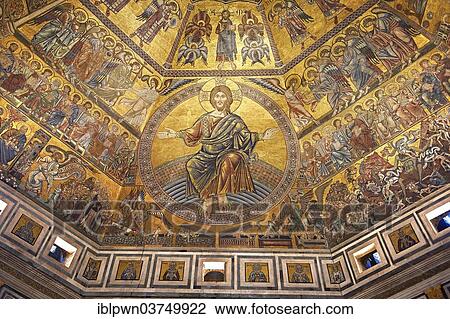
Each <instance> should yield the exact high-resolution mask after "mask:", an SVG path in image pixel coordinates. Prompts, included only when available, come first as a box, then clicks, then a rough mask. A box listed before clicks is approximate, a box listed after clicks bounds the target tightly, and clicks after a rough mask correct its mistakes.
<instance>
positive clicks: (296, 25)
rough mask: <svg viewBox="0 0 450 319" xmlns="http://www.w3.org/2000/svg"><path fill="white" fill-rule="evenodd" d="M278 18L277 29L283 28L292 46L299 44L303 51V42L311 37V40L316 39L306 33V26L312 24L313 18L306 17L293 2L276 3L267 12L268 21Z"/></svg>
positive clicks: (286, 0)
mask: <svg viewBox="0 0 450 319" xmlns="http://www.w3.org/2000/svg"><path fill="white" fill-rule="evenodd" d="M275 17H278V27H279V28H280V29H282V28H285V29H286V31H287V33H288V34H289V37H290V38H291V44H292V46H294V45H297V44H301V46H302V49H304V41H305V39H306V38H308V37H311V38H312V39H313V40H316V39H317V38H316V37H315V36H314V35H312V34H311V33H309V32H308V30H307V27H306V24H305V23H309V22H313V21H314V18H313V17H311V16H310V15H308V14H307V13H306V12H305V11H303V9H302V8H301V7H300V6H299V5H298V4H297V3H296V2H295V1H293V0H283V1H278V2H276V3H275V4H274V5H273V7H272V9H271V10H270V11H269V14H268V19H269V21H273V20H274V19H275Z"/></svg>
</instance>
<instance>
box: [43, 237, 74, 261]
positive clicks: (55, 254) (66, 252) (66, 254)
mask: <svg viewBox="0 0 450 319" xmlns="http://www.w3.org/2000/svg"><path fill="white" fill-rule="evenodd" d="M76 252H77V249H76V248H75V247H74V246H72V245H71V244H69V243H68V242H66V241H65V240H64V239H62V238H60V237H56V240H55V242H54V243H53V245H52V247H51V248H50V252H49V253H48V255H49V256H50V257H52V258H53V259H55V260H56V261H58V262H60V263H61V264H63V265H64V266H66V267H67V268H69V267H70V264H71V263H72V260H73V257H74V256H75V253H76Z"/></svg>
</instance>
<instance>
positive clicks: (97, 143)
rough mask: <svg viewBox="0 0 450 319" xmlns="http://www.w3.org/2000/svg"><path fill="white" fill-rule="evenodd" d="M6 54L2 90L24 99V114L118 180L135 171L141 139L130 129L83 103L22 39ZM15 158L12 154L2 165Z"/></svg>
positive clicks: (0, 53)
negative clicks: (130, 132)
mask: <svg viewBox="0 0 450 319" xmlns="http://www.w3.org/2000/svg"><path fill="white" fill-rule="evenodd" d="M0 56H1V58H2V62H1V63H0V72H1V73H0V90H1V91H2V92H3V93H4V94H5V96H7V97H8V96H9V97H11V98H15V99H17V100H19V101H20V102H21V103H20V107H19V108H20V111H21V112H23V113H24V114H26V115H27V116H29V117H30V118H32V119H33V120H34V121H35V122H36V123H39V124H40V125H42V126H43V127H45V128H47V129H48V130H49V131H51V132H52V133H53V134H54V135H55V136H56V137H58V138H59V139H60V140H62V141H65V142H66V144H67V145H69V146H70V147H71V148H72V149H74V150H76V151H78V152H80V153H82V154H85V155H86V156H88V157H90V158H91V159H92V161H94V162H95V163H96V164H97V165H99V167H100V168H101V169H102V170H104V171H106V172H108V173H110V174H112V175H114V176H116V177H117V178H123V179H125V178H126V177H127V176H128V175H129V172H130V169H132V166H133V163H134V160H135V158H134V157H135V155H134V154H135V149H136V141H135V140H134V139H133V138H132V137H131V136H130V134H129V133H128V132H127V131H125V130H121V129H120V126H119V124H118V123H115V122H114V121H113V120H112V119H111V118H110V117H109V116H106V115H104V114H103V112H101V111H100V109H97V108H96V107H95V106H94V105H93V104H92V103H91V102H90V101H87V100H84V101H83V98H82V97H81V95H80V94H78V93H76V91H75V90H74V89H73V88H72V86H71V85H68V84H65V83H64V80H63V79H61V78H59V77H58V76H56V75H55V74H54V72H53V71H52V70H51V69H49V68H45V66H43V64H42V63H41V62H39V60H37V59H35V58H34V57H33V55H32V53H30V52H29V51H28V50H26V49H23V50H20V47H19V45H18V44H17V43H15V42H10V43H9V44H8V47H3V46H2V47H0ZM10 121H12V120H11V119H10ZM10 124H11V123H10ZM121 131H122V132H121ZM22 147H23V146H22ZM19 148H20V147H19ZM11 154H12V153H11ZM12 159H13V157H12V156H8V158H5V159H4V160H2V164H4V165H6V164H8V163H9V162H10V161H11V160H12Z"/></svg>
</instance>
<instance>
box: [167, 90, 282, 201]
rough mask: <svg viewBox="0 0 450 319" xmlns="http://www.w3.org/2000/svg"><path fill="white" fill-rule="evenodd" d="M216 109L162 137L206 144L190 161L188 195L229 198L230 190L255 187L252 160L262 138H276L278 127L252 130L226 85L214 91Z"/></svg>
mask: <svg viewBox="0 0 450 319" xmlns="http://www.w3.org/2000/svg"><path fill="white" fill-rule="evenodd" d="M210 102H211V104H212V106H213V107H214V111H212V112H209V113H206V114H204V115H202V116H201V117H200V118H199V119H198V120H197V121H196V122H195V124H194V125H193V126H192V127H191V128H188V129H186V130H182V131H178V132H176V131H174V130H172V129H167V130H166V131H164V132H160V133H158V137H159V138H175V137H178V138H182V139H183V140H184V143H185V144H186V145H187V146H191V147H194V146H197V145H199V144H201V145H202V147H201V149H200V150H199V151H198V152H197V153H196V154H194V155H193V156H192V157H191V158H190V159H189V160H188V162H187V164H186V171H187V196H190V195H193V194H198V195H199V197H200V198H201V199H202V200H203V201H204V200H206V199H208V198H211V197H218V199H219V203H224V202H226V195H227V194H228V193H231V194H236V193H239V192H242V191H248V192H252V191H253V190H254V184H253V180H252V177H251V174H250V169H249V162H250V159H251V158H252V155H253V154H252V153H253V149H254V148H255V146H256V144H257V143H258V141H263V140H268V139H272V137H273V135H274V134H275V132H276V131H277V129H275V128H269V129H267V130H266V131H265V132H264V133H255V132H251V131H250V130H249V129H248V127H247V125H246V124H245V122H244V120H243V119H242V118H241V117H240V116H239V115H237V114H234V113H232V112H231V110H230V106H231V104H232V102H233V96H232V92H231V90H230V88H228V87H227V86H225V85H219V86H216V87H215V88H214V89H212V91H211V95H210Z"/></svg>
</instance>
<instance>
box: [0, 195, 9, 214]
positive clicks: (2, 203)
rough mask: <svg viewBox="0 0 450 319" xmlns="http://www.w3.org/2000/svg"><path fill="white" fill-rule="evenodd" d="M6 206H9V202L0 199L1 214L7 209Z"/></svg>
mask: <svg viewBox="0 0 450 319" xmlns="http://www.w3.org/2000/svg"><path fill="white" fill-rule="evenodd" d="M6 206H8V204H6V203H5V202H4V201H2V200H1V199H0V215H1V214H2V213H3V212H4V211H5V209H6Z"/></svg>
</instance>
